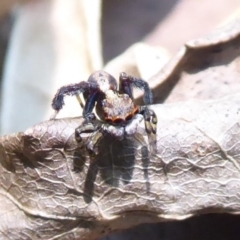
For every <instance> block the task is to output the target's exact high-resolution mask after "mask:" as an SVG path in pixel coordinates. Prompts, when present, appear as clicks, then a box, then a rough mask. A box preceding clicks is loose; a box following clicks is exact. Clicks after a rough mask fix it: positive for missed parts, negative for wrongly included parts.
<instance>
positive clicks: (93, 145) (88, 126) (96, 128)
mask: <svg viewBox="0 0 240 240" xmlns="http://www.w3.org/2000/svg"><path fill="white" fill-rule="evenodd" d="M83 133H92V134H91V135H90V136H89V138H88V140H87V142H86V144H85V146H86V148H87V150H88V151H90V153H94V154H95V155H97V154H98V147H97V143H98V142H99V140H100V139H101V138H102V137H103V133H102V132H101V124H100V123H97V122H96V121H90V122H84V123H83V124H82V125H81V126H80V127H78V128H76V129H75V139H76V141H77V142H78V143H79V144H82V140H83V139H82V137H81V134H83Z"/></svg>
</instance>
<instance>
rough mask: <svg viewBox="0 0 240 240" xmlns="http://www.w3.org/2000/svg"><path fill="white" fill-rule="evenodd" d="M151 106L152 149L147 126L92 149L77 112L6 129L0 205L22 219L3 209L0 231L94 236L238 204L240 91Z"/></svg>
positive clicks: (41, 236) (35, 236)
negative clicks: (81, 141) (81, 139)
mask: <svg viewBox="0 0 240 240" xmlns="http://www.w3.org/2000/svg"><path fill="white" fill-rule="evenodd" d="M152 109H153V110H155V111H156V113H157V115H158V119H159V124H158V134H157V152H156V153H154V152H152V151H151V150H150V149H149V144H148V142H147V138H146V135H144V132H145V131H144V129H143V126H141V127H140V128H139V129H138V131H137V133H136V134H135V135H134V136H131V137H129V138H128V139H126V140H124V141H117V140H116V139H113V138H111V137H109V136H106V137H105V138H104V139H103V140H102V141H101V142H100V155H99V157H96V158H94V159H93V158H90V157H89V155H88V154H87V152H86V151H84V150H81V148H79V146H77V144H76V141H75V139H74V129H75V128H76V127H77V126H78V125H80V124H81V122H82V120H81V119H79V118H74V119H62V120H55V121H47V122H43V123H40V124H38V125H36V126H34V127H33V128H30V129H29V130H27V131H26V132H24V133H18V134H14V135H10V136H5V137H2V138H1V139H0V142H1V145H0V156H1V157H0V159H1V163H2V166H1V174H0V182H1V189H2V190H1V196H2V199H3V200H2V201H1V202H2V206H7V207H8V208H10V209H13V210H12V213H11V214H14V215H20V216H21V219H23V220H22V221H23V222H24V224H23V223H22V222H21V224H20V223H19V222H18V221H17V222H16V221H15V219H13V220H12V221H10V220H9V219H8V218H7V216H5V215H2V219H1V220H2V221H1V222H2V225H4V223H5V222H6V221H7V222H8V224H7V226H5V228H4V231H1V234H2V236H1V237H3V236H4V235H6V234H7V235H8V236H9V238H11V237H12V238H15V239H16V236H18V239H26V236H31V237H32V238H33V239H54V237H55V239H56V236H57V239H74V238H75V239H78V238H79V239H97V238H98V237H100V236H101V235H105V234H107V233H111V232H113V231H116V230H121V229H124V228H129V227H132V226H135V225H137V224H140V223H145V222H157V221H165V220H167V219H184V218H187V217H190V216H192V215H194V214H198V213H201V212H202V213H203V212H205V213H206V212H215V213H216V212H230V213H239V211H240V204H239V196H238V192H239V191H240V163H239V155H240V152H239V146H238V145H239V144H240V135H239V131H240V125H239V120H240V98H239V95H232V96H228V97H225V98H223V99H219V100H215V101H206V102H198V101H189V102H180V103H175V104H168V105H154V106H152ZM200 113H201V114H200ZM86 139H87V136H86V138H85V140H86ZM9 205H10V207H9ZM16 207H17V208H16ZM3 209H6V208H5V207H4V208H2V211H4V212H6V210H3ZM126 218H127V219H128V221H127V222H126V220H125V219H126ZM3 234H4V235H3Z"/></svg>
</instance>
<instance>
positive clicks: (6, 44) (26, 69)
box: [0, 0, 240, 240]
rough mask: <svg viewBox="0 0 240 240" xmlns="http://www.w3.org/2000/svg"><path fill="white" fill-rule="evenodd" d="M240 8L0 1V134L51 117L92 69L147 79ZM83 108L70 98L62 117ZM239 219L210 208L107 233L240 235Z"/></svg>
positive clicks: (158, 1) (164, 2)
mask: <svg viewBox="0 0 240 240" xmlns="http://www.w3.org/2000/svg"><path fill="white" fill-rule="evenodd" d="M239 9H240V2H239V0H221V1H219V0H211V1H209V0H201V1H196V0H195V1H194V0H151V1H149V0H134V1H129V0H114V1H113V0H104V1H100V0H95V1H89V0H71V1H66V0H46V1H45V0H18V1H17V0H8V1H4V0H0V135H4V134H9V133H13V132H18V131H24V130H25V129H27V128H29V127H31V126H32V125H34V124H36V123H39V122H40V121H44V120H48V119H49V118H50V117H51V115H52V113H53V110H52V109H51V100H52V98H53V96H54V94H55V93H56V91H57V89H58V88H59V87H61V86H62V85H65V84H69V83H75V82H79V81H83V80H87V78H88V76H89V75H90V74H91V73H92V72H93V71H95V70H99V69H105V70H107V71H108V72H109V73H111V74H113V75H114V76H115V77H116V78H118V75H119V72H120V71H126V72H127V73H129V74H133V75H135V76H140V77H142V78H144V79H145V80H148V79H150V78H151V76H153V75H154V74H156V73H157V72H158V71H160V70H161V69H162V68H163V66H164V65H165V64H166V63H167V62H168V61H169V59H170V58H171V57H172V56H173V55H174V54H176V53H177V51H178V50H179V49H180V47H181V46H182V45H183V44H184V43H185V42H187V41H188V40H192V39H196V38H199V37H202V36H204V35H207V34H208V33H209V32H211V31H212V30H213V29H215V28H216V27H218V26H220V25H221V24H224V23H225V22H226V21H228V20H229V19H231V18H234V16H237V15H238V14H239ZM154 84H156V83H151V82H150V85H151V87H154ZM79 115H81V109H80V107H79V105H78V103H77V101H76V99H75V98H67V99H66V104H65V107H64V109H63V110H62V111H61V113H60V114H59V115H58V117H71V116H79ZM226 222H228V224H227V225H225V223H226ZM238 226H239V218H238V217H229V215H225V216H224V215H221V216H220V215H211V216H210V217H209V216H202V217H195V218H193V219H188V220H186V221H182V222H177V223H176V222H174V223H169V224H168V223H163V224H154V225H151V226H150V225H147V224H146V225H144V226H140V227H137V228H135V229H130V230H128V231H125V232H123V233H120V234H118V235H112V236H109V237H106V238H105V239H109V240H110V239H111V240H113V239H125V240H126V239H146V238H148V239H168V240H170V239H181V240H183V239H195V240H197V239H205V240H206V239H218V240H219V239H239V236H240V232H239V230H238ZM218 233H219V234H218ZM230 235H231V238H230ZM186 236H187V237H186ZM235 237H236V238H235Z"/></svg>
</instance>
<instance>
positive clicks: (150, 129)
mask: <svg viewBox="0 0 240 240" xmlns="http://www.w3.org/2000/svg"><path fill="white" fill-rule="evenodd" d="M139 112H140V114H142V115H143V117H144V123H145V129H146V132H147V134H151V133H153V134H154V135H156V133H157V122H158V120H157V115H156V113H155V112H154V111H153V110H152V109H149V108H148V107H146V106H140V107H139Z"/></svg>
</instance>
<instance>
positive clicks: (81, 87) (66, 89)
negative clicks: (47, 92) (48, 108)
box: [52, 81, 89, 118]
mask: <svg viewBox="0 0 240 240" xmlns="http://www.w3.org/2000/svg"><path fill="white" fill-rule="evenodd" d="M88 89H89V83H88V82H85V81H82V82H80V83H76V84H70V85H66V86H63V87H61V88H60V89H59V90H58V91H57V93H56V94H55V96H54V98H53V100H52V108H53V109H54V110H55V115H54V116H53V117H52V118H55V117H56V116H57V114H58V112H59V111H60V110H61V109H62V107H63V105H64V97H65V96H74V95H79V94H80V93H82V92H84V91H86V90H88ZM79 99H80V98H79ZM80 102H81V103H80ZM80 102H79V103H80V106H82V105H83V104H82V101H81V100H80Z"/></svg>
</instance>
